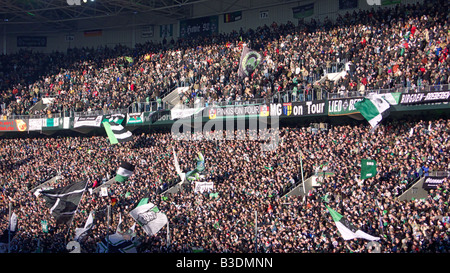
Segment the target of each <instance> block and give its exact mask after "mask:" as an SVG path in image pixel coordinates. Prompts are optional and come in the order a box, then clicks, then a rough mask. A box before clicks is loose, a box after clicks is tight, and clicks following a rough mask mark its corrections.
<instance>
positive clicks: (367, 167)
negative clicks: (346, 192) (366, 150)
mask: <svg viewBox="0 0 450 273" xmlns="http://www.w3.org/2000/svg"><path fill="white" fill-rule="evenodd" d="M376 174H377V162H376V161H375V160H372V159H361V178H360V179H367V178H371V177H374V176H375V175H376Z"/></svg>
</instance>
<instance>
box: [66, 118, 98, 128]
mask: <svg viewBox="0 0 450 273" xmlns="http://www.w3.org/2000/svg"><path fill="white" fill-rule="evenodd" d="M102 120H103V116H87V117H75V119H74V123H73V128H79V127H100V125H101V124H102Z"/></svg>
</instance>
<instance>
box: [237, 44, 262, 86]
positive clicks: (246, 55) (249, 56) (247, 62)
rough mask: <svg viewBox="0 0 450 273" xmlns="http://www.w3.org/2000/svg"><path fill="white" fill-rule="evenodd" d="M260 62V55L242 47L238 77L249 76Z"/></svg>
mask: <svg viewBox="0 0 450 273" xmlns="http://www.w3.org/2000/svg"><path fill="white" fill-rule="evenodd" d="M260 62H261V54H259V53H258V52H257V51H255V50H252V49H250V48H248V47H247V46H244V48H243V49H242V54H241V59H240V60H239V70H238V76H239V77H240V78H243V77H247V76H250V75H251V74H252V73H253V71H255V69H256V68H257V67H258V65H259V63H260Z"/></svg>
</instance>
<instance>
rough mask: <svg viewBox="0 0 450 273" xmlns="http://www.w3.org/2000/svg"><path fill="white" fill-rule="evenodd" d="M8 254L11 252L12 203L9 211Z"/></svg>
mask: <svg viewBox="0 0 450 273" xmlns="http://www.w3.org/2000/svg"><path fill="white" fill-rule="evenodd" d="M8 219H9V223H8V253H10V252H11V202H9V211H8Z"/></svg>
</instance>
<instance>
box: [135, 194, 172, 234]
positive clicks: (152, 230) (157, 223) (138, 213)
mask: <svg viewBox="0 0 450 273" xmlns="http://www.w3.org/2000/svg"><path fill="white" fill-rule="evenodd" d="M130 216H131V217H133V219H134V220H135V221H136V223H138V224H139V225H140V226H141V227H142V228H143V229H144V231H145V232H146V233H147V234H148V235H155V234H156V233H158V231H159V230H160V229H161V228H162V227H163V226H164V225H165V224H167V223H168V219H167V216H166V215H165V214H164V213H162V212H161V211H160V210H159V209H158V207H157V206H156V205H155V204H153V203H151V202H148V198H147V199H142V200H141V201H140V202H139V204H138V206H137V207H136V208H135V209H133V210H132V211H130Z"/></svg>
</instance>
